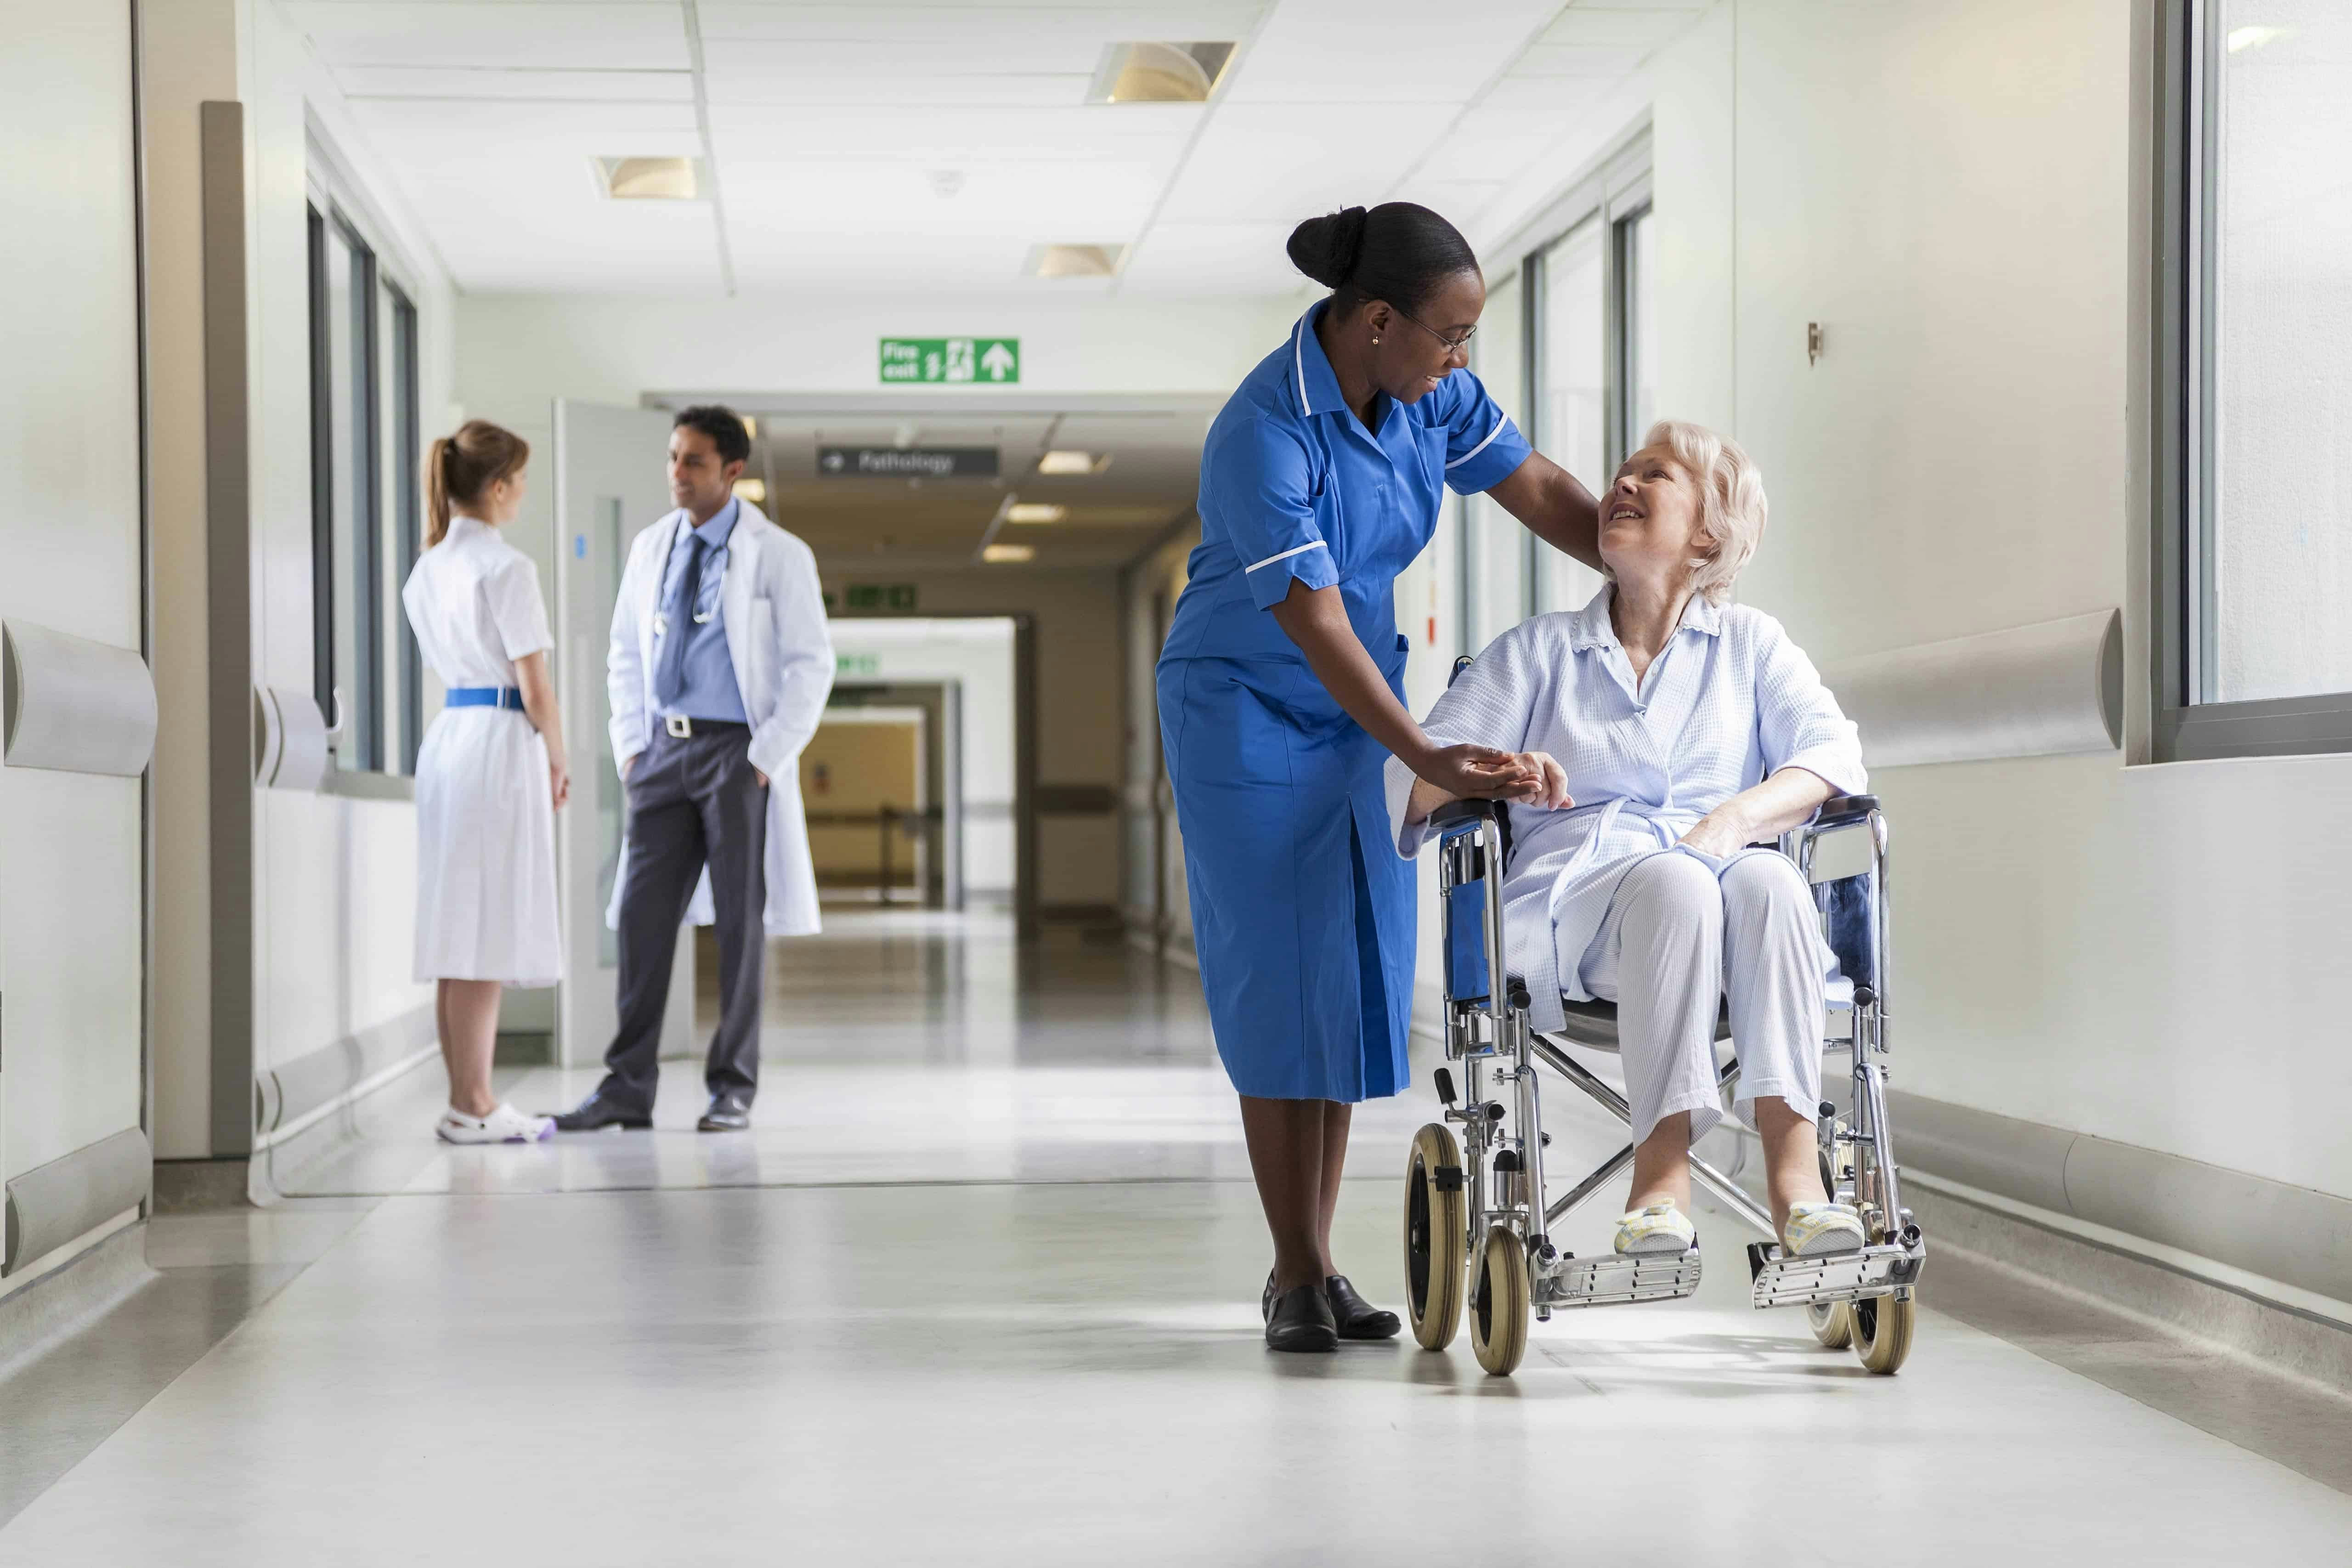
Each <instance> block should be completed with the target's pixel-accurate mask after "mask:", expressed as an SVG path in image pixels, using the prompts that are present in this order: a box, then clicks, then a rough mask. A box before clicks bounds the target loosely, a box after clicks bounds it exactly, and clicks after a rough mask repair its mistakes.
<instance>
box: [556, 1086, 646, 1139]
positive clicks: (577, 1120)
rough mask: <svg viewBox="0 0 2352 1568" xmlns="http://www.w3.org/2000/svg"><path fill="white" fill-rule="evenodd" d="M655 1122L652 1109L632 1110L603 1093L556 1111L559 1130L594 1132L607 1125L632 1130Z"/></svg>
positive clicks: (557, 1128)
mask: <svg viewBox="0 0 2352 1568" xmlns="http://www.w3.org/2000/svg"><path fill="white" fill-rule="evenodd" d="M653 1124H654V1119H653V1115H652V1113H651V1112H650V1111H644V1110H629V1109H628V1108H626V1107H625V1106H619V1105H615V1104H614V1103H613V1102H612V1101H611V1100H606V1099H605V1098H604V1096H603V1095H601V1094H592V1095H590V1096H589V1097H588V1098H587V1099H585V1100H582V1101H581V1102H580V1103H579V1104H577V1105H575V1106H573V1107H572V1109H571V1110H559V1111H557V1112H556V1113H555V1130H556V1131H558V1132H594V1131H600V1130H601V1129H604V1128H606V1127H625V1128H628V1129H630V1130H632V1131H635V1130H638V1129H642V1128H646V1127H651V1126H652V1125H653Z"/></svg>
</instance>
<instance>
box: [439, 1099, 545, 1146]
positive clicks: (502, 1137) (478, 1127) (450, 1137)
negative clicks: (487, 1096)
mask: <svg viewBox="0 0 2352 1568" xmlns="http://www.w3.org/2000/svg"><path fill="white" fill-rule="evenodd" d="M433 1131H435V1132H436V1133H437V1134H438V1135H439V1136H440V1139H441V1142H444V1143H537V1142H540V1141H541V1140H542V1139H545V1138H549V1137H552V1136H553V1135H554V1132H555V1119H554V1118H553V1117H551V1116H525V1115H524V1114H523V1113H522V1112H521V1111H520V1110H516V1109H515V1108H514V1107H513V1106H511V1105H505V1104H501V1105H500V1106H499V1108H498V1109H497V1110H493V1111H491V1112H490V1113H489V1114H488V1116H468V1115H467V1114H466V1113H465V1112H464V1111H462V1110H457V1108H456V1107H455V1106H452V1107H451V1108H449V1109H448V1110H444V1111H443V1112H442V1113H441V1120H440V1121H436V1122H435V1123H434V1124H433Z"/></svg>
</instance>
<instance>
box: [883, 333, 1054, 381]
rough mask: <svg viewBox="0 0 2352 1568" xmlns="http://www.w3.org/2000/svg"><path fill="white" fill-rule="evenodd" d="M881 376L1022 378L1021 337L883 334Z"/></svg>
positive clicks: (910, 378)
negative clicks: (939, 336)
mask: <svg viewBox="0 0 2352 1568" xmlns="http://www.w3.org/2000/svg"><path fill="white" fill-rule="evenodd" d="M882 379H883V380H884V381H976V382H981V383H984V384H990V385H997V386H1003V385H1010V384H1013V383H1014V382H1017V381H1019V380H1020V379H1021V340H1020V339H1019V338H884V339H883V340H882Z"/></svg>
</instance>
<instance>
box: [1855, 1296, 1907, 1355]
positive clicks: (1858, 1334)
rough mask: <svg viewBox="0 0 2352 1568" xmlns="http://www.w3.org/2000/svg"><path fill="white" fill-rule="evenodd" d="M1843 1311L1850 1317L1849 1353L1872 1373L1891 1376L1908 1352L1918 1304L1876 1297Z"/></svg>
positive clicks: (1887, 1297)
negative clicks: (1858, 1358) (1850, 1338)
mask: <svg viewBox="0 0 2352 1568" xmlns="http://www.w3.org/2000/svg"><path fill="white" fill-rule="evenodd" d="M1846 1310H1847V1311H1848V1312H1850V1313H1852V1314H1853V1353H1854V1354H1855V1355H1857V1356H1859V1357H1861V1358H1862V1364H1863V1365H1864V1366H1865V1367H1867V1368H1868V1369H1869V1370H1871V1371H1872V1372H1875V1373H1891V1372H1893V1371H1895V1368H1897V1367H1899V1366H1901V1365H1902V1364H1903V1363H1904V1361H1905V1359H1906V1357H1908V1356H1909V1355H1910V1353H1911V1330H1912V1327H1913V1325H1914V1324H1915V1323H1916V1321H1917V1319H1918V1316H1919V1303H1918V1302H1917V1301H1916V1300H1910V1299H1908V1298H1906V1299H1904V1300H1896V1299H1895V1298H1894V1297H1892V1296H1877V1297H1873V1298H1871V1299H1869V1300H1862V1301H1855V1302H1853V1303H1852V1304H1851V1305H1849V1306H1848V1307H1847V1309H1846Z"/></svg>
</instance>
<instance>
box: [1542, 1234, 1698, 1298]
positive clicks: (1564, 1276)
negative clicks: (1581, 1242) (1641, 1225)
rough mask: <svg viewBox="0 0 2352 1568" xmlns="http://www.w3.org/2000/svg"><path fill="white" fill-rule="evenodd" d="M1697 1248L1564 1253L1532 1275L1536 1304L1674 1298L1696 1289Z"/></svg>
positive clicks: (1681, 1296)
mask: <svg viewBox="0 0 2352 1568" xmlns="http://www.w3.org/2000/svg"><path fill="white" fill-rule="evenodd" d="M1698 1274H1699V1269H1698V1248H1697V1247H1692V1248H1691V1249H1690V1250H1689V1251H1688V1252H1650V1253H1633V1254H1629V1255H1621V1254H1618V1253H1614V1252H1604V1253H1600V1254H1597V1255H1596V1256H1594V1257H1591V1258H1578V1257H1576V1256H1575V1255H1573V1254H1565V1255H1563V1256H1562V1257H1561V1258H1560V1259H1559V1262H1557V1263H1555V1264H1553V1265H1551V1266H1550V1267H1549V1268H1545V1269H1543V1270H1542V1271H1541V1272H1539V1273H1538V1275H1537V1277H1536V1281H1535V1299H1536V1305H1537V1306H1538V1307H1613V1306H1616V1305H1619V1304H1620V1303H1622V1302H1626V1301H1675V1300H1681V1299H1682V1298H1683V1297H1685V1296H1687V1295H1689V1294H1691V1293H1692V1292H1693V1291H1695V1290H1696V1289H1698Z"/></svg>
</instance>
